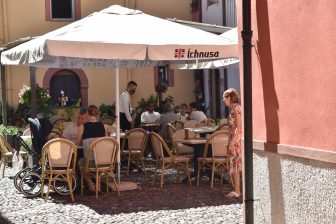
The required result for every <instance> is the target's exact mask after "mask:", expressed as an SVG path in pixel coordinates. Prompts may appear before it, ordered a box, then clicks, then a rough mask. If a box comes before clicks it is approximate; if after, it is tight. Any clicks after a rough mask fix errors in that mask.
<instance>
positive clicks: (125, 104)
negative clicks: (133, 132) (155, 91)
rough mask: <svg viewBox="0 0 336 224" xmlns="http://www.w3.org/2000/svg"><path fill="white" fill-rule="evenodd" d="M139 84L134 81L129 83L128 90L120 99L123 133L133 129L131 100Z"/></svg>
mask: <svg viewBox="0 0 336 224" xmlns="http://www.w3.org/2000/svg"><path fill="white" fill-rule="evenodd" d="M137 86H138V84H136V82H134V81H129V82H128V84H127V88H126V90H125V91H124V92H122V93H121V94H120V98H119V110H120V128H121V129H122V130H123V131H126V130H130V129H131V122H132V116H131V107H130V98H131V95H133V94H134V93H135V91H136V88H137Z"/></svg>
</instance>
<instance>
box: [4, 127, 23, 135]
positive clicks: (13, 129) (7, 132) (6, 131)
mask: <svg viewBox="0 0 336 224" xmlns="http://www.w3.org/2000/svg"><path fill="white" fill-rule="evenodd" d="M0 133H1V134H3V135H19V134H20V131H19V129H18V128H17V127H15V126H5V125H3V124H1V125H0Z"/></svg>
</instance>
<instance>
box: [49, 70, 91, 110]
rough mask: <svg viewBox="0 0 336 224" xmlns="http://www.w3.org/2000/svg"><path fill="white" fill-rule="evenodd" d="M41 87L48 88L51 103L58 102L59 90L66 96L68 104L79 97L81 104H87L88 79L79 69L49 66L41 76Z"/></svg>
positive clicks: (84, 105) (73, 102)
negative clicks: (42, 76)
mask: <svg viewBox="0 0 336 224" xmlns="http://www.w3.org/2000/svg"><path fill="white" fill-rule="evenodd" d="M43 87H44V88H46V89H49V91H50V95H51V97H52V100H53V103H55V104H58V97H59V94H60V92H61V90H63V91H64V95H65V96H67V97H68V104H67V105H69V106H71V105H75V104H76V102H77V100H78V98H79V97H80V98H81V106H82V107H87V106H88V79H87V77H86V75H85V73H84V72H83V70H81V69H54V68H50V69H48V71H47V72H46V73H45V75H44V78H43Z"/></svg>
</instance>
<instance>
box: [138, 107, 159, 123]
mask: <svg viewBox="0 0 336 224" xmlns="http://www.w3.org/2000/svg"><path fill="white" fill-rule="evenodd" d="M154 108H155V103H148V104H147V111H145V112H143V113H142V114H141V123H142V124H148V123H157V122H158V121H159V120H160V114H159V113H158V112H156V111H154Z"/></svg>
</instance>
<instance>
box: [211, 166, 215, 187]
mask: <svg viewBox="0 0 336 224" xmlns="http://www.w3.org/2000/svg"><path fill="white" fill-rule="evenodd" d="M214 179H215V163H212V172H211V188H213V182H214Z"/></svg>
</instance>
